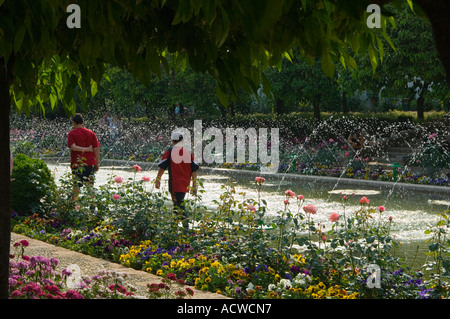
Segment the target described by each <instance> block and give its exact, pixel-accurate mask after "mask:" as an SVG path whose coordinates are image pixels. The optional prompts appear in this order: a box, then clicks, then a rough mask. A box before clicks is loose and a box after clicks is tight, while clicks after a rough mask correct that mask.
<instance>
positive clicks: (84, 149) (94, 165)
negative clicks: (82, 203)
mask: <svg viewBox="0 0 450 319" xmlns="http://www.w3.org/2000/svg"><path fill="white" fill-rule="evenodd" d="M72 123H73V130H71V131H70V132H69V134H68V135H67V146H68V147H69V148H70V167H71V169H72V173H73V174H74V175H75V176H76V177H77V178H78V179H79V181H78V187H81V186H82V185H83V183H85V182H87V183H89V184H91V185H93V183H94V173H95V172H97V171H98V164H99V162H100V150H99V147H100V143H99V142H98V140H97V136H96V135H95V133H94V132H93V131H91V130H89V129H87V128H85V127H84V120H83V116H82V115H81V114H80V113H77V114H75V115H74V116H73V118H72Z"/></svg>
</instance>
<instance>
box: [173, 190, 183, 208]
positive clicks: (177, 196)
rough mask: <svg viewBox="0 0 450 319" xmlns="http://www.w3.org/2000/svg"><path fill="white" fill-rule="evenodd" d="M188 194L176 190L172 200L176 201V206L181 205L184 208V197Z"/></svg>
mask: <svg viewBox="0 0 450 319" xmlns="http://www.w3.org/2000/svg"><path fill="white" fill-rule="evenodd" d="M185 196H186V193H181V192H176V193H175V194H172V200H173V201H174V206H175V207H179V208H180V209H182V210H184V203H183V201H184V197H185Z"/></svg>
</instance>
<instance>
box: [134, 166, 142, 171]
mask: <svg viewBox="0 0 450 319" xmlns="http://www.w3.org/2000/svg"><path fill="white" fill-rule="evenodd" d="M133 168H134V170H135V171H136V172H140V171H142V168H141V167H140V166H139V165H133Z"/></svg>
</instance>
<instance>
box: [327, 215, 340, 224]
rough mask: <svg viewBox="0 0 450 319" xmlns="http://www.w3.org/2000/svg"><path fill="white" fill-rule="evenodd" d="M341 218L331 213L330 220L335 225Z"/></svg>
mask: <svg viewBox="0 0 450 319" xmlns="http://www.w3.org/2000/svg"><path fill="white" fill-rule="evenodd" d="M339 216H341V215H339V214H338V213H331V214H330V217H329V219H330V220H331V221H332V222H333V223H335V222H337V221H338V220H339Z"/></svg>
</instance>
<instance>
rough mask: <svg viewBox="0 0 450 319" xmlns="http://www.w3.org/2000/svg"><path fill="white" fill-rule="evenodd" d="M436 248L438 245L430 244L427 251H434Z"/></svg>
mask: <svg viewBox="0 0 450 319" xmlns="http://www.w3.org/2000/svg"><path fill="white" fill-rule="evenodd" d="M438 248H439V243H434V244H431V245H430V246H428V249H429V250H430V251H436V250H437V249H438Z"/></svg>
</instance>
